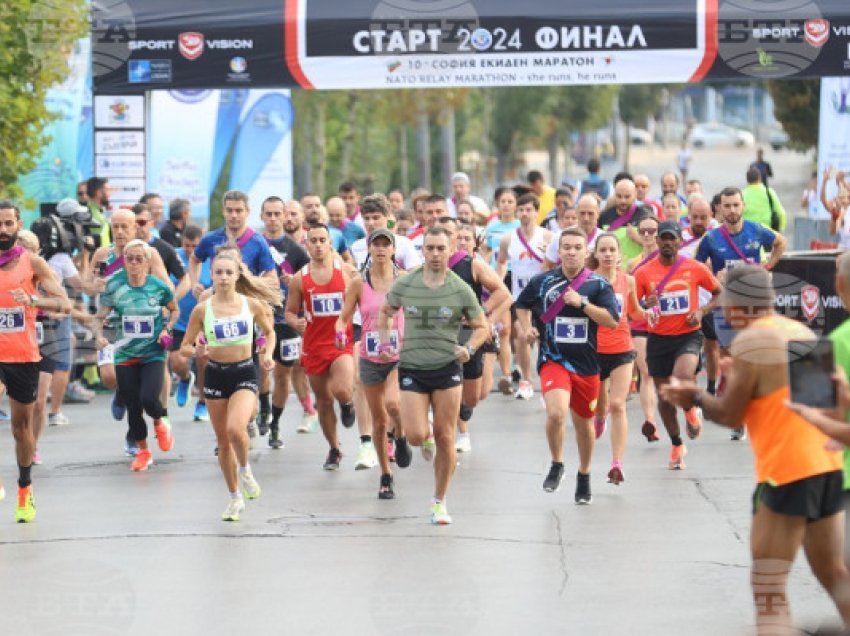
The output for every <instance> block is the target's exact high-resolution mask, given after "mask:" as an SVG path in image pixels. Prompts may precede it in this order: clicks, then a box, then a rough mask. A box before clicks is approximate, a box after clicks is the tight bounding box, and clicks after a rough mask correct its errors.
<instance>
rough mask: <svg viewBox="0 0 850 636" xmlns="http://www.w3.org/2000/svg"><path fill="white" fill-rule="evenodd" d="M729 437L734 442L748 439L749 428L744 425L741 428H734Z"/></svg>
mask: <svg viewBox="0 0 850 636" xmlns="http://www.w3.org/2000/svg"><path fill="white" fill-rule="evenodd" d="M729 438H730V439H731V440H732V441H733V442H743V441H744V440H745V439H747V429H746V428H744V427H743V426H742V427H741V428H733V429H732V433H731V434H730V435H729Z"/></svg>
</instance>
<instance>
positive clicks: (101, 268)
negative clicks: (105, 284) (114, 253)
mask: <svg viewBox="0 0 850 636" xmlns="http://www.w3.org/2000/svg"><path fill="white" fill-rule="evenodd" d="M106 267H107V265H106V261H100V262H99V263H98V264H97V275H98V276H100V277H101V278H102V277H104V276H106Z"/></svg>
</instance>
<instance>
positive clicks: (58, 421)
mask: <svg viewBox="0 0 850 636" xmlns="http://www.w3.org/2000/svg"><path fill="white" fill-rule="evenodd" d="M70 423H71V421H70V420H69V419H68V418H67V417H65V414H64V413H62V412H61V411H60V412H59V413H50V414H49V415H48V416H47V425H48V426H68V424H70Z"/></svg>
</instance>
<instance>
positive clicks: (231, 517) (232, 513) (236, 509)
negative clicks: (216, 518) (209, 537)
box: [221, 497, 245, 521]
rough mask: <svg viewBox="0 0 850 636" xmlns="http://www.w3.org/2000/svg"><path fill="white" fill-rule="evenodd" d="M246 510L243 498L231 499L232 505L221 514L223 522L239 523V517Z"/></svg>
mask: <svg viewBox="0 0 850 636" xmlns="http://www.w3.org/2000/svg"><path fill="white" fill-rule="evenodd" d="M243 510H245V502H244V501H243V500H242V497H236V498H233V497H231V498H230V503H229V504H227V508H225V509H224V512H223V513H221V520H222V521H239V515H240V514H241V513H242V511H243Z"/></svg>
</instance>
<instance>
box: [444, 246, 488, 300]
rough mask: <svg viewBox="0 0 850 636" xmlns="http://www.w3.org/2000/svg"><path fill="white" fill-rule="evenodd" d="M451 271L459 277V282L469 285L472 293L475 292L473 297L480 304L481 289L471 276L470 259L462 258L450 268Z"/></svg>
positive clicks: (479, 284)
mask: <svg viewBox="0 0 850 636" xmlns="http://www.w3.org/2000/svg"><path fill="white" fill-rule="evenodd" d="M451 269H452V271H453V272H454V273H455V274H457V275H458V276H460V278H461V280H462V281H463V282H464V283H466V284H467V285H469V286H470V287H471V288H472V291H473V292H475V297H476V298H477V299H478V302H479V303H480V302H481V293H482V291H483V290H482V287H481V283H479V282H478V281H476V280H475V276H473V274H472V257H471V256H464V257H463V258H462V259H461V260H459V261H458V262H457V263H455V264H454V267H452V268H451Z"/></svg>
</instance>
